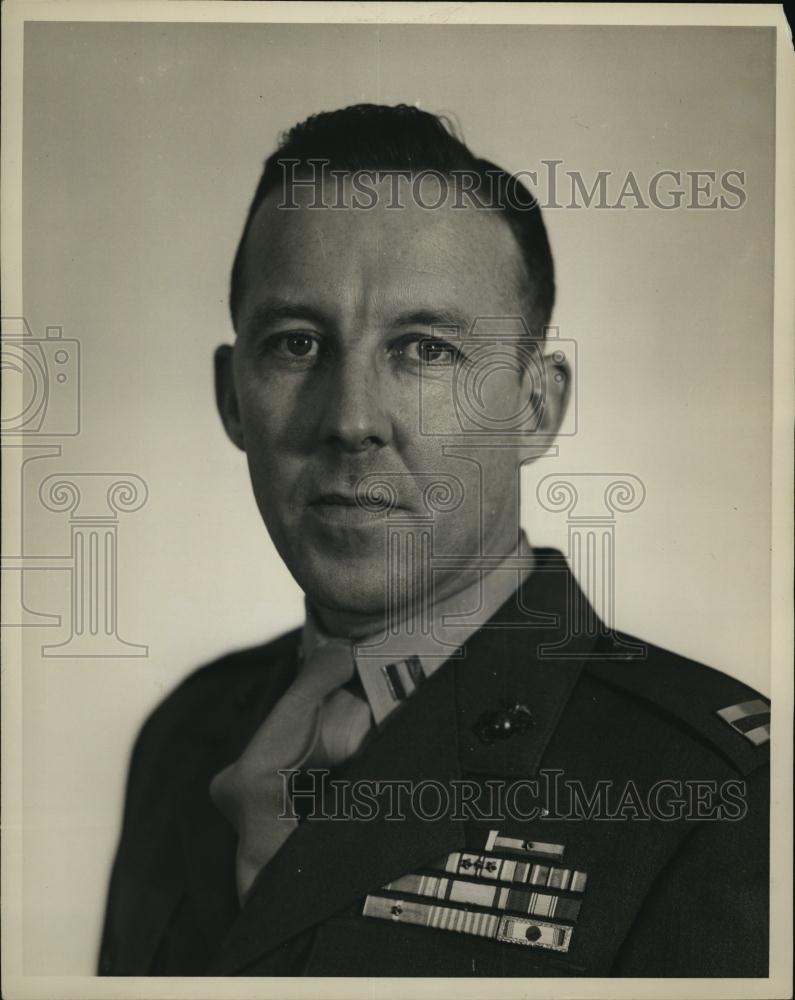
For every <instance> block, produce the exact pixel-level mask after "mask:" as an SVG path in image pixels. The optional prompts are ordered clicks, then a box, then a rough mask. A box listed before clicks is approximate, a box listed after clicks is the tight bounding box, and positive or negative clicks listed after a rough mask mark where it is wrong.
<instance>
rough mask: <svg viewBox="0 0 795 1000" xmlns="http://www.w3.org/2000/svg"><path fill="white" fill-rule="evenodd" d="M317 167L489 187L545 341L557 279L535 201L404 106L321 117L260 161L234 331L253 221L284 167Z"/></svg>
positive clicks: (240, 250) (441, 121) (238, 261)
mask: <svg viewBox="0 0 795 1000" xmlns="http://www.w3.org/2000/svg"><path fill="white" fill-rule="evenodd" d="M318 160H321V161H325V162H326V163H327V166H328V167H329V168H330V169H332V170H341V171H355V170H368V171H404V172H406V171H408V172H410V173H411V174H417V173H419V172H421V171H434V172H436V173H438V174H442V175H444V176H447V177H449V176H452V175H454V174H455V173H457V172H467V173H470V174H472V173H474V174H477V175H478V177H479V178H480V179H481V180H482V182H483V183H484V185H488V186H490V188H491V191H492V199H493V204H496V206H497V207H498V210H499V211H502V212H503V213H504V216H505V220H506V222H507V223H508V225H509V226H510V227H511V231H512V232H513V234H514V236H515V238H516V241H517V243H518V244H519V249H520V251H521V254H522V259H523V262H524V265H525V271H526V274H527V282H526V289H525V292H526V300H527V309H528V314H529V315H528V317H527V319H529V323H530V327H531V330H532V332H533V334H534V335H535V336H539V337H540V336H543V332H544V327H545V326H546V324H547V323H548V322H549V318H550V316H551V314H552V307H553V305H554V303H555V275H554V265H553V262H552V253H551V251H550V248H549V240H548V239H547V232H546V227H545V226H544V221H543V219H542V218H541V209H540V207H539V205H538V203H537V201H536V200H535V199H534V197H533V195H532V194H531V193H530V192H529V191H528V189H527V188H526V187H525V186H524V185H523V184H522V182H521V181H520V180H519V179H518V178H517V177H513V176H512V175H511V174H509V173H507V172H506V171H505V170H503V169H502V168H500V167H497V166H495V165H494V164H493V163H490V162H489V161H488V160H484V159H481V158H479V157H477V156H475V155H474V153H472V151H471V150H470V149H469V147H468V146H466V145H465V144H464V142H463V141H462V140H461V139H460V138H458V136H457V135H456V134H455V130H454V128H453V126H452V125H451V123H450V122H449V121H448V119H446V118H445V117H443V116H441V115H434V114H431V113H430V112H428V111H421V110H420V109H419V108H415V107H411V106H410V105H406V104H397V105H395V106H389V105H384V104H354V105H352V106H351V107H347V108H341V109H340V110H338V111H324V112H321V113H320V114H316V115H311V116H310V117H309V118H307V119H306V121H303V122H300V123H299V124H298V125H294V126H293V127H292V128H291V129H290V130H289V131H288V132H286V133H285V134H283V135H282V136H281V139H280V142H279V146H278V148H277V149H276V151H275V152H274V153H272V154H271V155H270V156H269V157H268V159H267V160H266V161H265V166H264V168H263V171H262V176H261V177H260V180H259V183H258V185H257V189H256V191H255V193H254V198H253V199H252V202H251V206H250V207H249V210H248V215H247V216H246V222H245V225H244V227H243V233H242V235H241V237H240V242H239V243H238V246H237V252H236V254H235V260H234V264H233V266H232V278H231V284H230V294H229V309H230V313H231V315H232V323H233V324H234V322H235V316H236V314H237V309H238V306H239V304H240V297H241V294H242V283H243V256H244V244H245V241H246V236H247V234H248V230H249V228H250V226H251V222H252V219H253V218H254V216H255V214H256V212H257V210H258V209H259V207H260V205H261V204H262V202H263V201H264V200H265V198H266V197H267V195H268V194H270V192H271V191H273V190H275V189H277V188H278V187H279V186H280V185H281V184H283V182H284V174H285V171H284V167H283V164H285V162H286V161H289V162H290V168H291V170H292V171H295V170H300V169H301V168H302V167H311V166H312V163H311V161H318ZM495 186H496V190H495ZM506 193H507V194H509V195H510V196H509V197H506ZM495 195H496V197H495Z"/></svg>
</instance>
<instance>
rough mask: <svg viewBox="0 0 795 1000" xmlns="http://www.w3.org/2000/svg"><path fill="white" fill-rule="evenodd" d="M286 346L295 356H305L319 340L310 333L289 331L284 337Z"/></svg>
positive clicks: (289, 352)
mask: <svg viewBox="0 0 795 1000" xmlns="http://www.w3.org/2000/svg"><path fill="white" fill-rule="evenodd" d="M284 346H285V348H286V350H287V353H288V354H292V356H293V357H294V358H305V357H307V355H309V354H311V353H312V350H313V349H314V348H316V347H317V341H316V340H315V338H314V337H310V335H309V334H308V333H288V334H287V336H286V337H285V338H284Z"/></svg>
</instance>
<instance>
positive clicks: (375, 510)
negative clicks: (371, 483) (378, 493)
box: [307, 490, 406, 527]
mask: <svg viewBox="0 0 795 1000" xmlns="http://www.w3.org/2000/svg"><path fill="white" fill-rule="evenodd" d="M307 507H308V508H309V510H310V511H311V512H312V513H313V514H314V515H315V516H316V517H319V518H320V519H321V520H323V521H325V522H327V523H332V524H339V525H343V526H346V527H356V526H358V525H363V524H368V523H372V522H374V521H381V520H382V519H383V518H384V517H385V516H386V515H387V514H390V513H392V512H394V511H396V510H406V507H404V505H403V504H401V503H397V502H395V503H384V502H378V501H376V502H370V503H368V502H367V499H366V498H364V497H357V496H356V494H354V493H347V492H346V493H343V492H340V491H338V490H330V491H328V492H324V493H319V494H318V495H317V496H316V497H314V498H313V499H312V500H311V501H310V502H309V503H308V504H307Z"/></svg>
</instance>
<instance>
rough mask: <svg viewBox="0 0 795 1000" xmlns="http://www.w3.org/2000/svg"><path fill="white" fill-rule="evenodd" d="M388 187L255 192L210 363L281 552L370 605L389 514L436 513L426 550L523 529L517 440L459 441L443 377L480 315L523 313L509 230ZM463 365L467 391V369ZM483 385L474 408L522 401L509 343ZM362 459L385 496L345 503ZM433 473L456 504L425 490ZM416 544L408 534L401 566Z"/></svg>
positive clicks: (481, 542)
mask: <svg viewBox="0 0 795 1000" xmlns="http://www.w3.org/2000/svg"><path fill="white" fill-rule="evenodd" d="M384 195H385V196H384V197H383V198H381V199H379V202H378V204H377V205H376V207H374V208H371V209H369V210H363V209H361V208H355V207H351V208H346V209H333V210H332V209H322V208H321V209H310V208H308V207H307V204H308V202H309V201H311V195H307V196H306V197H305V198H303V200H302V199H301V197H300V196H299V197H298V201H299V203H300V204H301V207H300V208H298V209H293V210H284V209H281V210H280V209H278V208H277V203H278V195H277V193H275V192H274V193H273V194H272V195H271V196H269V197H268V198H267V199H266V200H265V202H264V203H263V204H262V205H261V206H260V209H259V211H258V212H257V214H256V216H255V218H254V219H253V221H252V225H251V228H250V230H249V234H248V237H247V241H246V247H245V266H244V270H243V285H242V294H241V298H240V305H239V309H238V314H237V317H236V326H237V332H238V337H237V341H236V343H235V346H234V350H233V352H232V355H231V358H230V356H229V349H228V348H227V349H226V350H224V349H223V348H222V349H220V350H219V355H218V367H217V372H218V390H219V392H218V395H219V405H220V408H221V413H222V417H223V419H224V423H225V426H226V428H227V431H228V433H229V435H230V437H231V438H232V439H233V440H234V441H235V443H236V444H238V446H239V447H241V448H243V449H244V450H245V452H246V455H247V458H248V464H249V470H250V474H251V481H252V484H253V488H254V494H255V497H256V501H257V504H258V506H259V509H260V512H261V514H262V517H263V519H264V521H265V524H266V526H267V528H268V531H269V532H270V534H271V537H272V538H273V541H274V543H275V545H276V548H277V549H278V551H279V553H280V555H281V556H282V558H283V559H284V561H285V563H286V564H287V566H288V568H289V569H290V571H291V572H292V574H293V575H294V577H295V579H296V580H297V581H298V583H299V585H300V586H301V588H302V589H303V590H304V592H305V593H306V594H307V595H308V597H309V598H310V599H311V600H312V601H313V602H314V603H315V604H316V605H317V606H318V607H319V608H321V609H328V610H329V611H331V612H334V613H338V614H342V615H354V616H365V617H366V616H372V617H373V618H378V617H379V616H380V615H382V614H383V611H384V601H385V577H386V561H387V560H386V538H387V528H388V526H392V527H393V528H398V527H400V526H401V525H403V526H404V527H405V526H406V525H407V523H408V521H409V520H411V519H412V518H414V517H415V516H416V517H420V518H424V519H425V521H426V522H427V520H428V516H429V514H430V515H431V516H432V521H431V522H428V523H432V525H433V529H432V530H433V543H432V555H433V556H434V557H439V556H451V555H454V556H465V557H471V558H472V559H475V558H476V557H477V556H478V555H481V554H492V555H496V554H504V553H506V552H509V551H511V549H512V548H513V547H514V546H515V545H516V541H517V532H518V460H519V443H517V442H516V440H515V437H511V436H508V437H506V438H505V440H504V441H500V442H499V443H500V444H501V445H504V446H503V447H493V446H492V447H487V448H478V449H473V448H470V449H467V448H466V447H463V448H462V447H460V444H461V441H462V438H461V436H460V433H461V424H460V420H459V415H458V409H457V407H456V403H455V393H456V392H457V391H460V385H461V384H462V378H461V375H462V373H465V372H466V366H467V365H470V364H474V353H473V349H474V347H476V346H477V345H476V344H474V341H473V338H471V337H468V334H469V332H470V330H471V328H472V324H473V323H474V321H475V320H476V319H478V318H479V317H489V318H492V319H493V318H494V317H518V316H521V315H522V312H523V303H522V296H521V275H522V262H521V256H520V252H519V248H518V246H517V244H516V241H515V238H514V236H513V234H512V233H511V231H510V229H509V227H508V226H507V225H506V223H505V222H504V220H502V219H501V218H500V217H499V216H498V215H496V214H495V213H489V212H485V211H482V210H477V209H476V208H473V207H467V208H459V209H455V208H453V207H452V206H449V205H448V206H444V207H442V208H440V209H438V210H434V211H429V210H427V209H425V208H423V207H421V205H418V204H416V203H415V202H413V200H412V199H411V198H407V199H404V206H405V207H402V208H398V209H396V208H394V207H393V208H391V209H390V208H387V207H386V203H387V201H388V198H387V197H386V192H384ZM332 200H333V196H330V197H329V199H328V201H329V203H331V202H332ZM453 327H454V328H455V329H452V328H453ZM441 328H448V330H444V329H441ZM448 345H449V346H448ZM507 350H508V351H512V350H513V348H508V349H507ZM480 354H481V355H482V349H481V350H480ZM502 355H503V358H504V356H505V350H503V351H502ZM464 381H467V384H468V385H470V386H471V387H472V389H473V391H475V392H476V393H477V392H478V388H477V387H478V379H477V378H473V379H468V380H466V379H465V380H464ZM457 386H458V388H457ZM479 392H480V394H479V395H478V396H477V406H478V407H479V408H480V410H481V412H485V413H486V414H487V415H491V416H493V417H494V418H495V420H500V419H503V418H504V417H505V416H506V415H508V416H509V415H510V414H516V413H517V412H520V411H521V410H522V409H523V407H526V405H527V402H528V399H529V398H530V395H531V394H532V392H533V384H532V379H531V378H528V373H527V371H526V369H525V368H524V366H523V365H522V363H521V362H520V360H519V359H518V357H517V360H516V363H515V364H512V363H508V364H505V363H503V364H499V365H494V366H493V368H492V370H490V372H489V374H488V376H487V377H485V378H484V379H483V380H482V381H481V382H480V384H479ZM554 404H555V400H547V401H546V416H545V425H546V427H547V429H546V431H545V432H546V433H549V425H550V421H551V422H553V423H554V422H555V420H556V418H555V415H554V413H553V411H554V409H555V405H554ZM452 435H457V438H456V441H457V443H458V445H459V447H458V448H453V449H452V450H453V451H456V454H455V455H451V454H448V453H446V450H445V446H447V448H448V449H449V448H450V446H451V443H452V442H453V437H452ZM363 477H367V479H366V481H365V482H366V483H369V484H370V485H372V484H373V483H374V481H381V482H384V483H386V484H388V488H389V489H390V490H391V493H392V496H393V500H394V506H393V508H392V509H391V510H389V511H384V510H383V509H381V510H377V509H376V510H373V509H366V508H365V507H363V506H361V504H360V503H357V500H356V491H357V484H360V488H361V483H362V480H363ZM439 481H443V482H445V483H446V484H447V487H448V488H452V489H453V491H454V492H455V493H456V494H457V496H458V500H454V501H453V503H452V504H451V506H455V509H454V510H449V511H444V510H442V511H439V510H436V511H433V510H432V508H429V506H428V501H427V497H428V496H429V494H428V492H427V488H428V487H429V486H430V485H431V484H432V483H433V482H439ZM438 496H439V494H437V497H438ZM456 503H457V505H456ZM437 506H438V505H437ZM441 506H442V507H444V506H445V504H444V503H442V504H441ZM406 530H408V529H407V528H406ZM427 554H428V555H430V553H427ZM423 558H424V556H422V555H421V554H420V552H419V547H418V551H417V558H416V560H415V561H414V566H415V569H414V570H412V569H411V567H410V566H406V567H404V571H405V573H406V574H408V577H409V578H410V577H411V575H412V573H415V574H416V573H417V570H416V566H417V564H418V562H419V561H422V559H423ZM461 578H462V576H461V569H460V567H459V568H455V567H450V568H448V569H442V570H439V571H436V572H434V573H433V587H434V592H435V595H436V597H437V598H438V597H439V596H441V595H444V594H446V593H450V592H452V591H454V590H455V589H456V588H457V586H460V582H458V581H460V580H461ZM407 582H408V584H409V586H411V580H410V579H409V580H408V581H407Z"/></svg>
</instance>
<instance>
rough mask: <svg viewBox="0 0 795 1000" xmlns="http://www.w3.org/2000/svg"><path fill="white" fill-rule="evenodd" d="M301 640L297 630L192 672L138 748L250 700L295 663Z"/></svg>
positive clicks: (150, 720) (158, 710)
mask: <svg viewBox="0 0 795 1000" xmlns="http://www.w3.org/2000/svg"><path fill="white" fill-rule="evenodd" d="M299 636H300V629H294V630H293V631H291V632H288V633H286V634H284V635H282V636H279V637H278V638H276V639H273V640H271V641H270V642H266V643H262V644H261V645H258V646H250V647H247V648H245V649H238V650H234V651H233V652H230V653H226V654H225V655H224V656H221V657H219V658H218V659H216V660H213V661H212V662H210V663H207V664H205V665H204V666H201V667H198V668H197V669H196V670H194V671H192V673H190V674H188V676H187V677H186V678H184V679H183V680H182V681H180V683H179V684H177V686H176V687H175V688H174V689H173V690H172V691H171V692H170V694H168V695H166V697H165V698H164V699H163V700H162V701H161V702H160V703H159V704H158V705H157V706H156V707H155V708H154V710H153V711H152V712H151V713H150V714H149V716H148V717H147V719H146V721H145V722H144V724H143V726H142V727H141V730H140V732H139V734H138V739H137V741H136V748H138V747H140V746H141V745H142V744H147V745H149V744H151V743H152V742H153V741H157V739H158V737H159V736H162V737H163V738H164V739H168V740H169V741H171V740H172V739H173V738H174V736H178V735H179V733H180V732H181V730H182V729H183V727H185V728H187V729H193V728H194V727H195V726H196V725H197V724H199V725H201V723H202V720H208V719H210V720H211V719H212V718H214V717H216V716H217V715H218V713H219V708H220V706H221V705H222V704H224V703H226V702H228V700H229V699H230V698H234V699H244V698H246V697H248V696H249V695H250V693H251V691H252V690H254V689H255V688H257V687H259V686H261V685H262V682H263V680H267V677H268V674H269V673H272V672H273V671H278V670H279V669H280V668H284V667H286V665H287V664H289V663H290V662H292V659H293V657H294V654H295V649H296V646H297V643H298V638H299ZM134 753H135V751H134Z"/></svg>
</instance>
